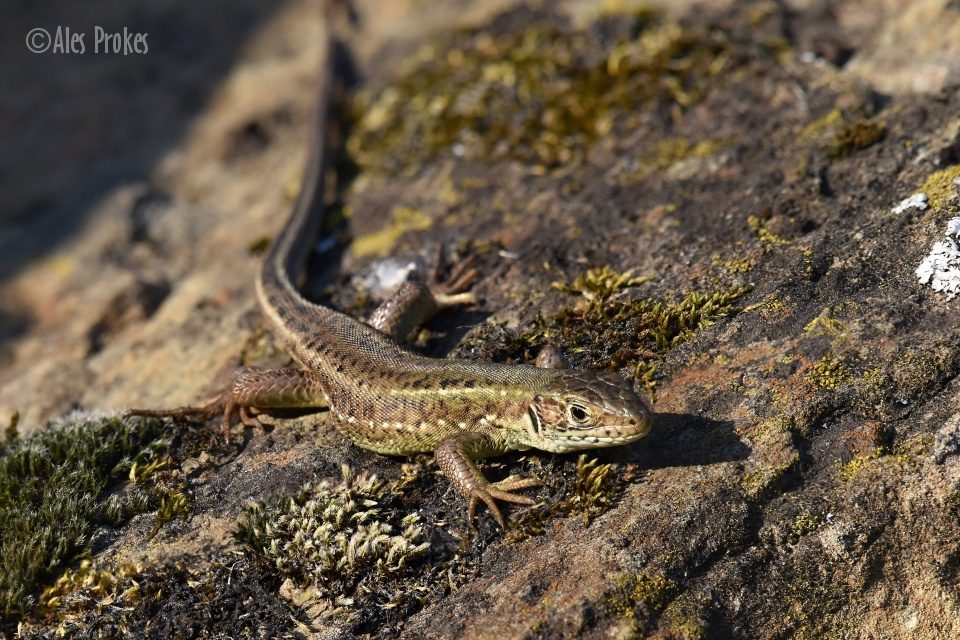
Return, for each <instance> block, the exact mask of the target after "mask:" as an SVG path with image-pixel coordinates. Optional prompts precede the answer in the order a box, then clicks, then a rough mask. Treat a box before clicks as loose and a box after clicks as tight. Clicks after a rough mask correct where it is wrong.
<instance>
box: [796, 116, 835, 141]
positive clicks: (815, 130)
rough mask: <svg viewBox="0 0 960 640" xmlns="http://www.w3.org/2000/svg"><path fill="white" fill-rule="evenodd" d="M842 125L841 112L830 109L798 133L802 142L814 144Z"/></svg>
mask: <svg viewBox="0 0 960 640" xmlns="http://www.w3.org/2000/svg"><path fill="white" fill-rule="evenodd" d="M842 124H843V111H841V110H840V109H832V110H831V111H829V112H827V114H826V115H824V116H822V117H820V118H817V119H816V120H814V121H813V122H811V123H810V124H808V125H807V126H805V127H804V128H803V129H802V130H801V131H800V136H799V137H800V140H801V141H802V142H815V141H817V140H819V139H821V138H823V137H824V136H826V135H827V134H829V133H831V132H833V131H835V130H836V129H837V128H838V127H840V125H842Z"/></svg>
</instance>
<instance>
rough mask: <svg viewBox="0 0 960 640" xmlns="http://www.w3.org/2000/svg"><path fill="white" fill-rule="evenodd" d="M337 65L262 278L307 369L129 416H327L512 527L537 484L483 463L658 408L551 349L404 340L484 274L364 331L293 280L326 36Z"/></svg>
mask: <svg viewBox="0 0 960 640" xmlns="http://www.w3.org/2000/svg"><path fill="white" fill-rule="evenodd" d="M323 48H324V50H325V57H326V62H325V64H324V68H325V71H324V73H323V74H322V76H321V80H320V83H319V85H320V91H319V98H318V100H317V102H316V108H315V112H314V122H313V127H314V133H313V136H312V139H311V140H312V142H311V147H310V153H309V157H308V161H307V166H306V169H305V171H304V178H303V180H302V185H301V190H300V193H299V195H298V197H297V199H296V201H295V203H294V205H293V208H292V211H291V213H290V214H289V217H288V219H287V222H286V224H285V225H284V227H283V228H282V230H281V231H280V233H279V234H278V236H277V237H276V239H275V241H274V242H273V243H272V246H271V248H270V249H269V251H268V253H267V255H266V257H265V259H264V261H263V263H262V265H261V267H260V269H259V272H258V275H257V278H256V297H257V300H258V302H259V306H260V308H261V310H262V312H263V315H264V316H265V317H266V320H267V322H268V324H269V326H270V327H271V329H272V331H273V332H274V334H275V335H276V336H277V337H278V338H279V339H280V340H281V341H282V342H283V343H284V344H285V346H286V347H287V349H288V351H289V352H290V354H291V356H292V357H293V359H294V360H295V361H296V362H297V363H298V364H299V367H288V368H280V369H265V370H253V369H247V370H241V371H238V372H237V373H236V374H234V378H233V381H232V384H231V385H229V386H228V387H227V388H226V390H224V391H223V392H222V393H221V394H220V395H219V396H217V397H216V398H215V399H214V400H212V401H211V402H209V403H207V404H204V405H200V406H187V407H180V408H177V409H167V410H151V409H133V410H130V411H128V412H127V414H128V415H141V416H162V417H198V416H206V417H212V416H215V415H218V414H219V415H222V417H223V428H224V432H225V434H226V435H227V436H229V431H230V428H231V425H232V424H233V423H234V421H235V420H236V419H237V418H239V419H240V420H241V421H242V422H243V423H244V424H248V425H251V426H252V424H253V423H255V422H256V419H255V418H254V417H252V415H251V414H259V412H261V411H263V410H269V409H276V408H307V409H316V410H322V409H324V408H326V409H328V410H329V414H330V417H331V418H332V421H333V424H334V426H335V428H336V430H337V431H338V432H339V433H340V434H342V435H343V436H345V437H346V438H347V439H349V440H351V441H352V442H353V443H355V444H356V445H358V446H360V447H362V448H364V449H369V450H372V451H375V452H378V453H381V454H390V455H409V454H415V453H420V452H430V451H432V452H433V453H434V458H435V460H436V462H437V464H438V466H439V468H440V470H441V471H442V473H443V474H444V475H445V476H446V477H448V478H449V479H450V481H451V482H452V484H453V486H454V487H455V488H456V490H457V491H458V492H459V493H460V494H461V495H462V496H464V498H466V500H468V509H467V517H468V521H470V522H472V521H473V519H474V517H475V513H476V509H477V507H478V505H479V504H480V503H481V502H482V503H484V504H485V505H486V506H487V508H488V509H489V511H490V513H491V515H492V516H493V518H494V519H495V520H496V521H497V522H498V523H499V524H500V526H501V527H504V526H505V520H504V517H503V514H502V513H501V510H500V508H499V506H498V504H497V501H498V500H499V501H503V502H508V503H515V504H524V505H529V504H533V503H534V501H533V500H532V499H531V498H529V497H528V496H524V495H522V494H519V493H517V491H519V490H522V489H527V488H531V487H536V486H538V485H539V484H540V482H539V481H538V480H536V479H534V478H523V477H519V476H510V477H508V478H506V479H504V480H500V481H497V482H491V481H489V480H488V479H487V478H486V476H485V475H484V474H483V472H482V471H481V470H480V469H479V468H478V466H477V464H476V461H477V460H480V459H482V458H486V457H489V456H495V455H500V454H504V453H507V452H509V451H524V450H528V449H539V450H542V451H547V452H553V453H564V452H568V451H577V450H584V449H593V448H598V447H610V446H615V445H623V444H627V443H630V442H633V441H635V440H637V439H639V438H642V437H643V436H645V435H646V434H647V433H648V431H649V430H650V426H651V419H650V412H649V410H648V408H647V407H646V405H645V404H644V403H643V401H642V400H641V399H640V397H639V396H638V395H637V393H636V392H635V391H634V390H633V388H632V386H631V385H630V384H629V383H628V382H627V381H626V380H625V379H623V378H622V377H620V376H618V375H616V374H614V373H606V372H592V371H580V370H573V369H567V368H566V367H565V363H564V362H563V361H562V359H560V358H558V357H557V355H556V354H557V352H556V351H555V350H554V351H550V350H545V351H544V352H543V353H542V354H541V357H539V358H538V359H537V365H539V366H535V365H529V364H500V363H495V362H489V361H479V360H464V359H451V358H430V357H427V356H424V355H421V354H419V353H416V352H414V351H412V350H410V349H408V348H407V347H405V346H403V345H402V344H401V342H402V340H403V339H404V338H405V337H406V336H408V335H409V333H410V331H411V330H412V329H413V328H414V327H415V326H416V325H418V324H420V323H421V322H423V321H425V320H426V319H428V318H429V317H430V316H432V315H433V314H434V313H436V312H437V311H439V310H440V309H443V308H446V307H449V306H452V305H454V304H462V303H468V302H472V301H473V300H474V297H473V295H472V294H471V293H464V292H463V289H465V288H466V287H467V286H468V285H469V284H470V283H471V282H472V280H473V279H474V278H475V276H476V272H475V270H472V269H466V268H461V269H458V270H457V271H456V272H455V273H454V274H452V275H451V278H450V279H449V280H448V282H447V283H446V285H445V286H440V285H438V282H437V280H436V279H433V280H432V281H431V284H432V285H433V286H430V285H429V284H428V283H425V282H421V281H416V280H408V281H407V282H405V283H403V284H402V285H401V286H400V287H399V289H398V290H397V291H396V293H395V294H394V295H393V297H392V298H391V299H389V300H388V301H387V302H385V303H384V304H382V305H381V306H380V307H379V308H378V309H377V310H376V311H375V312H374V313H373V315H372V317H371V318H370V320H369V321H368V322H366V323H364V322H361V321H358V320H356V319H354V318H353V317H350V316H348V315H346V314H343V313H341V312H339V311H336V310H334V309H332V308H329V307H326V306H322V305H319V304H314V303H312V302H310V301H308V300H306V299H305V298H304V297H303V296H302V295H301V294H300V292H299V291H298V289H297V287H296V286H295V285H294V279H295V278H297V277H298V275H299V274H300V272H301V271H302V268H303V266H304V263H305V261H306V259H307V257H308V255H309V253H310V251H311V247H312V243H313V241H314V238H315V237H316V234H317V232H318V230H319V225H320V222H321V218H322V214H323V209H324V197H323V195H324V182H325V180H324V178H325V169H326V164H327V155H328V151H329V150H328V145H327V140H326V137H327V136H326V134H327V131H326V127H327V114H328V111H329V103H330V100H331V92H332V90H333V88H332V83H333V76H334V70H333V68H334V63H333V56H334V53H333V40H332V36H331V35H330V34H329V32H327V34H325V40H324V45H323Z"/></svg>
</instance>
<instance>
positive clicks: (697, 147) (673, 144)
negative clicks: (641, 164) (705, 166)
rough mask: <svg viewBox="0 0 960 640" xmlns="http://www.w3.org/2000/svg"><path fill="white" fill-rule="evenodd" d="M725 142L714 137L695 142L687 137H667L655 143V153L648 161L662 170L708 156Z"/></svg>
mask: <svg viewBox="0 0 960 640" xmlns="http://www.w3.org/2000/svg"><path fill="white" fill-rule="evenodd" d="M724 144H725V141H724V140H721V139H718V138H714V139H706V140H700V141H698V142H693V141H691V140H688V139H686V138H667V139H666V140H660V141H658V142H656V143H654V146H653V153H652V154H651V156H650V157H649V158H647V160H646V161H647V162H648V163H649V164H651V165H653V166H654V167H656V168H657V169H660V170H661V171H663V170H665V169H669V168H670V167H672V166H673V165H675V164H677V163H679V162H682V161H684V160H687V159H690V158H708V157H710V156H712V155H714V154H715V153H717V151H719V150H720V149H721V148H723V145H724Z"/></svg>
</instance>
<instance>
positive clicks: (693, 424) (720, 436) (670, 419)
mask: <svg viewBox="0 0 960 640" xmlns="http://www.w3.org/2000/svg"><path fill="white" fill-rule="evenodd" d="M733 424H734V423H733V422H732V421H729V420H723V421H721V420H711V419H710V418H704V417H702V416H695V415H690V414H684V413H657V414H654V416H653V428H652V429H651V430H650V435H648V436H647V437H646V438H644V439H643V440H640V441H638V442H636V443H634V444H632V445H630V446H628V447H626V448H625V450H624V457H623V460H624V461H626V462H635V463H637V464H639V465H642V466H643V467H644V468H646V469H662V468H665V467H692V466H697V465H706V464H716V463H718V462H733V461H735V460H745V459H746V458H747V457H748V456H749V455H750V448H749V447H748V446H747V445H746V444H744V442H743V441H742V440H741V439H740V437H739V436H738V435H737V434H736V433H735V432H734V429H733Z"/></svg>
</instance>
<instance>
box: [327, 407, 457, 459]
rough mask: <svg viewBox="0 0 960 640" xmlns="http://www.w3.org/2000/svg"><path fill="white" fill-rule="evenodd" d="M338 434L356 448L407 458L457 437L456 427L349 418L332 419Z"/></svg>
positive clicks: (424, 422) (426, 422)
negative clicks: (454, 434) (450, 437)
mask: <svg viewBox="0 0 960 640" xmlns="http://www.w3.org/2000/svg"><path fill="white" fill-rule="evenodd" d="M334 424H335V426H336V428H337V431H339V432H340V434H341V435H343V436H344V437H345V438H347V439H348V440H350V441H351V442H353V443H354V444H355V445H357V446H358V447H362V448H364V449H369V450H371V451H376V452H377V453H384V454H388V455H407V454H411V453H421V452H426V451H433V450H434V449H436V447H437V444H438V443H439V442H440V441H441V440H443V439H444V438H446V437H447V436H449V435H451V434H453V433H456V432H457V431H458V429H457V428H456V427H455V426H451V425H445V424H437V423H436V422H434V423H430V422H428V421H422V422H418V423H408V422H401V421H396V420H375V419H367V420H364V419H362V418H360V417H357V416H353V419H351V417H350V416H346V417H343V418H340V417H337V416H336V415H335V416H334Z"/></svg>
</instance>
